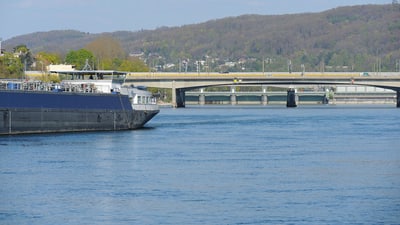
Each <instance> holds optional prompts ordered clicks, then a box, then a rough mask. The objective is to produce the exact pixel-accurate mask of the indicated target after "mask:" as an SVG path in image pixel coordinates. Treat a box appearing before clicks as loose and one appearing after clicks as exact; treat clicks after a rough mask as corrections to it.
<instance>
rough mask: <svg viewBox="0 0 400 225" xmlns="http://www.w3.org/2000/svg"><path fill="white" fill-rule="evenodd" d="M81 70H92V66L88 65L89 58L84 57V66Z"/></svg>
mask: <svg viewBox="0 0 400 225" xmlns="http://www.w3.org/2000/svg"><path fill="white" fill-rule="evenodd" d="M82 70H85V71H88V70H92V67H91V66H90V65H89V59H86V61H85V66H84V67H83V69H82Z"/></svg>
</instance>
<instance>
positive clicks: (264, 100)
mask: <svg viewBox="0 0 400 225" xmlns="http://www.w3.org/2000/svg"><path fill="white" fill-rule="evenodd" d="M262 90H263V94H262V95H261V103H262V104H263V105H268V95H267V87H266V86H262Z"/></svg>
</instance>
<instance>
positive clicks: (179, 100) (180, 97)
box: [172, 88, 185, 108]
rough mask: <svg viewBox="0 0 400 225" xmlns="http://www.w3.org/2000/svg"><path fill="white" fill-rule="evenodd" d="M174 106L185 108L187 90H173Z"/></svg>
mask: <svg viewBox="0 0 400 225" xmlns="http://www.w3.org/2000/svg"><path fill="white" fill-rule="evenodd" d="M172 106H173V107H174V108H185V90H184V89H183V88H172Z"/></svg>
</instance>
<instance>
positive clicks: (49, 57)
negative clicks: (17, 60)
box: [35, 52, 61, 71]
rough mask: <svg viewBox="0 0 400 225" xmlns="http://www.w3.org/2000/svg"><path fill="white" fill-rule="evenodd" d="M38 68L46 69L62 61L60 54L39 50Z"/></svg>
mask: <svg viewBox="0 0 400 225" xmlns="http://www.w3.org/2000/svg"><path fill="white" fill-rule="evenodd" d="M35 60H36V70H41V71H44V68H46V67H47V66H48V65H51V64H59V63H60V62H61V58H60V55H58V54H56V53H48V52H38V53H37V54H36V56H35Z"/></svg>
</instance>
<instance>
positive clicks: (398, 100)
mask: <svg viewBox="0 0 400 225" xmlns="http://www.w3.org/2000/svg"><path fill="white" fill-rule="evenodd" d="M396 93H397V96H396V107H397V108H400V90H397V91H396Z"/></svg>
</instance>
